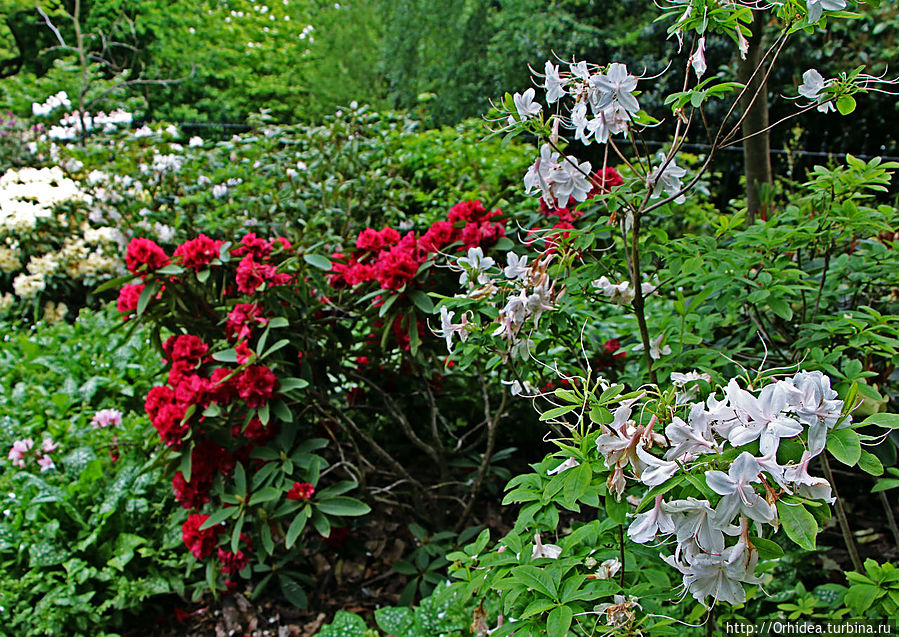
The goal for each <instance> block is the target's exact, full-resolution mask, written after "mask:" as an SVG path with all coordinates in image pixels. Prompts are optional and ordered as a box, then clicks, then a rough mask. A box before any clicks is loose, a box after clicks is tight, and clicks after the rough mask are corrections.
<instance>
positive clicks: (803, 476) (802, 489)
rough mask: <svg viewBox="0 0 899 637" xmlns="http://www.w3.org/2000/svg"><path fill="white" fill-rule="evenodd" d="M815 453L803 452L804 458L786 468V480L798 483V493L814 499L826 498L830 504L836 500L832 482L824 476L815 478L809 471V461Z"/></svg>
mask: <svg viewBox="0 0 899 637" xmlns="http://www.w3.org/2000/svg"><path fill="white" fill-rule="evenodd" d="M813 457H814V454H812V453H810V452H809V451H808V450H805V451H803V452H802V459H801V460H800V461H799V464H797V465H790V466H787V467H786V468H785V471H784V480H786V481H787V482H792V483H793V484H795V485H796V493H797V494H799V495H801V496H804V497H806V498H811V499H813V500H824V501H825V502H827V503H828V504H833V503H834V502H835V501H836V498H834V497H833V496H832V495H831V491H830V483H829V482H828V481H827V480H825V479H824V478H815V477H813V476H810V475H809V473H808V463H809V461H810V460H811V459H812V458H813Z"/></svg>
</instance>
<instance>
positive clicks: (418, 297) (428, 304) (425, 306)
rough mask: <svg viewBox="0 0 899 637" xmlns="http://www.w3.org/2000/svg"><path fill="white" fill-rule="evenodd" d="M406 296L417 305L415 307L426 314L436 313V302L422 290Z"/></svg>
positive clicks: (408, 293)
mask: <svg viewBox="0 0 899 637" xmlns="http://www.w3.org/2000/svg"><path fill="white" fill-rule="evenodd" d="M406 296H408V297H409V299H410V300H411V301H412V302H413V303H414V304H415V307H417V308H418V309H419V310H421V311H422V312H424V313H425V314H433V313H434V302H433V301H432V300H431V297H429V296H428V295H427V294H425V293H424V292H422V291H421V290H411V291H409V292H406Z"/></svg>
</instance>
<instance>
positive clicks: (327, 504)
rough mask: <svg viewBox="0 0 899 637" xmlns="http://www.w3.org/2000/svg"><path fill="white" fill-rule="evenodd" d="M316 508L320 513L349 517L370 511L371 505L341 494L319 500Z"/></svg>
mask: <svg viewBox="0 0 899 637" xmlns="http://www.w3.org/2000/svg"><path fill="white" fill-rule="evenodd" d="M316 508H317V509H318V510H319V511H321V512H322V513H327V514H329V515H345V516H349V517H355V516H359V515H365V514H367V513H368V512H370V511H371V507H369V506H368V505H367V504H365V503H364V502H360V501H359V500H356V499H355V498H349V497H347V496H343V495H341V496H337V497H335V498H331V499H330V500H324V501H322V502H319V503H318V504H317V505H316Z"/></svg>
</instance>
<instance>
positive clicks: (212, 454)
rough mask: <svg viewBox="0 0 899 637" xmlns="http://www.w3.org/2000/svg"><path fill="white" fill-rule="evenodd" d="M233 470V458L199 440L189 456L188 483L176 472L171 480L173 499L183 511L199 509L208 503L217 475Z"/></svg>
mask: <svg viewBox="0 0 899 637" xmlns="http://www.w3.org/2000/svg"><path fill="white" fill-rule="evenodd" d="M233 469H234V458H232V457H231V455H230V454H229V453H228V452H227V451H225V448H224V447H221V446H219V445H217V444H215V443H214V442H212V441H210V440H201V441H200V442H199V443H198V444H197V445H196V446H195V447H194V449H193V451H192V452H191V454H190V481H189V482H188V481H187V480H185V479H184V474H183V473H182V472H180V471H179V472H177V473H176V474H175V477H174V478H173V479H172V488H173V489H174V491H175V498H176V499H177V500H178V502H180V503H181V506H183V507H184V508H185V509H199V508H200V507H201V506H203V505H204V504H205V503H207V502H209V489H210V488H212V481H213V480H214V479H215V476H216V475H217V474H219V473H221V474H223V475H227V474H229V473H231V471H232V470H233Z"/></svg>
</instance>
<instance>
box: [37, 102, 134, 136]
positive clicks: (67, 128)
mask: <svg viewBox="0 0 899 637" xmlns="http://www.w3.org/2000/svg"><path fill="white" fill-rule="evenodd" d="M132 120H133V116H132V115H131V113H129V112H127V111H125V110H123V109H121V108H117V109H115V110H114V111H111V112H110V113H108V114H107V113H104V112H102V111H101V112H99V113H97V114H96V115H91V114H90V113H81V112H79V111H73V112H71V113H66V114H65V115H63V116H62V118H61V119H60V120H59V124H57V125H55V126H51V127H50V129H49V130H48V131H47V136H48V137H49V138H50V139H59V140H62V141H69V140H73V139H77V138H78V137H79V136H81V134H82V132H90V131H92V130H94V129H97V128H100V129H102V130H103V132H105V133H111V132H112V131H114V130H116V127H117V126H120V125H124V126H127V125H130V124H131V122H132Z"/></svg>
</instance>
